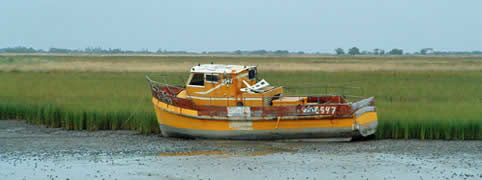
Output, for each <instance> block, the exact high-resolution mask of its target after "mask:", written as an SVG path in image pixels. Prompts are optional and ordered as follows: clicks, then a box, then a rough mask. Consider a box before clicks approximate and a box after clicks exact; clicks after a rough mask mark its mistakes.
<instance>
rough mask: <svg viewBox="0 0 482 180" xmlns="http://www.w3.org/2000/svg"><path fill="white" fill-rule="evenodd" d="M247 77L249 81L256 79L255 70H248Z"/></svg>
mask: <svg viewBox="0 0 482 180" xmlns="http://www.w3.org/2000/svg"><path fill="white" fill-rule="evenodd" d="M248 77H249V80H253V79H256V69H251V70H249V72H248Z"/></svg>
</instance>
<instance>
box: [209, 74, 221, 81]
mask: <svg viewBox="0 0 482 180" xmlns="http://www.w3.org/2000/svg"><path fill="white" fill-rule="evenodd" d="M206 82H210V83H218V82H219V76H218V75H217V74H206Z"/></svg>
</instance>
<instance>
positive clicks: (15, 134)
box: [0, 120, 482, 179]
mask: <svg viewBox="0 0 482 180" xmlns="http://www.w3.org/2000/svg"><path fill="white" fill-rule="evenodd" d="M480 167H482V141H420V140H371V141H360V142H324V141H319V142H317V141H309V142H287V141H220V140H185V139H173V138H163V137H161V136H158V135H147V136H146V135H140V134H138V133H137V132H135V131H95V132H90V131H68V130H62V129H55V128H44V127H41V126H37V125H29V124H26V123H25V122H24V121H18V120H0V177H4V178H2V179H86V178H87V179H481V178H482V171H481V169H480Z"/></svg>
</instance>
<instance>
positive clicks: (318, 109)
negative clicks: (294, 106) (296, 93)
mask: <svg viewBox="0 0 482 180" xmlns="http://www.w3.org/2000/svg"><path fill="white" fill-rule="evenodd" d="M301 112H303V113H309V114H327V115H332V114H335V112H336V106H304V107H302V108H301Z"/></svg>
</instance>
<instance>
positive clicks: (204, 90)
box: [146, 64, 377, 140]
mask: <svg viewBox="0 0 482 180" xmlns="http://www.w3.org/2000/svg"><path fill="white" fill-rule="evenodd" d="M190 71H191V73H190V76H189V79H188V80H187V82H186V84H185V86H184V87H179V86H173V85H169V84H168V83H167V82H166V81H154V80H153V79H154V78H153V76H152V75H147V76H146V77H147V80H148V82H149V85H150V87H151V91H152V96H153V97H152V103H153V104H154V109H155V112H156V115H157V120H158V122H159V125H160V129H161V133H162V135H163V136H166V137H194V138H213V139H245V140H246V139H252V140H258V139H307V138H352V137H367V136H370V135H373V134H374V133H375V131H376V129H377V114H376V108H375V104H374V97H366V98H361V99H360V100H357V101H355V102H346V98H345V97H346V96H343V95H322V96H314V95H308V96H285V95H284V94H283V89H284V88H283V87H281V86H272V85H270V84H269V83H268V82H267V81H266V80H264V79H263V80H260V81H258V80H257V69H256V66H240V65H220V64H202V65H197V66H194V67H192V68H191V69H190Z"/></svg>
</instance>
